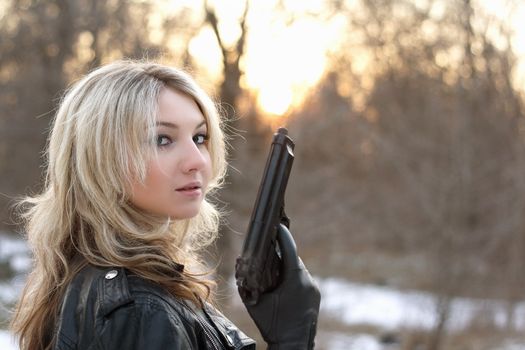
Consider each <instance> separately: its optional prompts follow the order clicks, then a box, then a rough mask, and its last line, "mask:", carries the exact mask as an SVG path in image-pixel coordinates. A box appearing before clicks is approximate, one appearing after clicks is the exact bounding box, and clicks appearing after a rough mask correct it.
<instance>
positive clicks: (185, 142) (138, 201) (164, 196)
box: [131, 88, 212, 219]
mask: <svg viewBox="0 0 525 350" xmlns="http://www.w3.org/2000/svg"><path fill="white" fill-rule="evenodd" d="M156 135H157V136H156V139H155V147H157V151H158V152H157V153H158V156H157V157H152V158H151V159H150V160H149V161H148V163H147V172H146V179H145V182H144V184H142V183H140V182H139V181H135V182H134V183H133V185H132V188H131V202H132V203H133V204H134V205H135V206H137V207H138V208H140V209H142V210H144V211H146V212H148V213H151V214H155V215H159V216H163V217H164V216H165V217H170V218H172V219H188V218H191V217H194V216H195V215H197V214H198V212H199V209H200V206H201V203H202V201H203V199H204V194H205V192H206V187H207V186H208V182H209V180H210V177H211V172H212V170H211V159H210V154H209V152H208V146H207V144H208V131H207V127H206V120H205V119H204V116H203V115H202V113H201V111H200V110H199V108H198V106H197V103H196V102H195V101H194V100H193V99H192V98H191V97H189V96H187V95H185V94H183V93H180V92H177V91H175V90H173V89H169V88H164V89H163V90H162V91H161V93H160V96H159V115H158V117H157V125H156Z"/></svg>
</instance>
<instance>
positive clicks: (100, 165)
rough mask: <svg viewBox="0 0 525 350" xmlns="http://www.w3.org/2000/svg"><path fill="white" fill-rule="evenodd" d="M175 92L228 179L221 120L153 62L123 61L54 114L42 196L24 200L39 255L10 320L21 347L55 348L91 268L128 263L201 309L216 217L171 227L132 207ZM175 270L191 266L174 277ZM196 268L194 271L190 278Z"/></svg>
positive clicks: (183, 81)
mask: <svg viewBox="0 0 525 350" xmlns="http://www.w3.org/2000/svg"><path fill="white" fill-rule="evenodd" d="M164 88H171V89H174V90H176V91H178V92H181V93H184V94H187V95H188V96H190V97H192V98H193V99H194V100H195V102H196V103H197V105H198V107H199V108H200V110H201V112H202V114H203V116H204V118H205V120H206V123H207V128H208V136H209V143H208V150H209V153H210V156H211V163H212V174H213V176H212V180H211V181H210V185H209V188H208V190H207V195H209V193H210V192H211V191H213V190H215V189H217V188H218V187H219V186H220V184H221V181H222V179H223V177H224V174H225V169H226V161H225V152H226V151H225V140H224V135H223V132H222V126H221V119H220V117H219V115H218V112H217V109H216V107H215V105H214V103H213V101H212V100H211V99H210V98H209V96H208V95H207V94H206V93H205V92H204V91H203V90H202V89H201V88H199V87H198V86H197V84H196V83H195V82H194V80H193V79H191V78H190V77H189V76H188V75H187V74H185V73H184V72H182V71H180V70H177V69H175V68H171V67H167V66H163V65H160V64H156V63H149V62H138V61H118V62H114V63H111V64H109V65H106V66H103V67H100V68H98V69H96V70H94V71H93V72H91V73H90V74H88V75H86V76H85V77H84V78H83V79H81V80H80V81H78V82H77V83H76V84H74V85H73V86H72V87H71V88H70V89H69V91H68V92H67V93H66V94H65V96H64V98H63V100H62V103H61V105H60V108H59V109H58V112H57V114H56V117H55V120H54V124H53V128H52V131H51V134H50V137H49V144H48V149H47V162H48V163H47V176H46V182H45V188H44V191H43V192H42V193H41V194H40V195H38V196H34V197H30V198H26V199H24V200H23V201H22V202H21V204H22V208H25V209H24V210H23V213H22V218H23V219H24V220H25V223H26V232H27V237H28V241H29V245H30V247H31V249H32V252H33V256H34V266H33V270H32V272H31V273H30V275H29V277H28V280H27V283H26V286H25V288H24V290H23V293H22V296H21V298H20V301H19V303H18V305H17V307H16V309H15V314H14V317H13V320H12V323H11V327H12V330H13V331H14V332H15V333H16V334H17V335H18V337H19V341H20V345H21V349H48V348H51V345H52V342H53V339H52V338H53V335H52V331H53V325H54V324H55V322H56V319H57V317H58V314H59V308H60V303H61V300H62V298H63V295H64V292H65V289H66V287H67V285H68V283H69V282H70V281H71V279H72V278H73V276H74V275H75V273H76V272H78V270H79V269H80V268H82V266H84V265H85V264H88V263H89V264H93V265H97V266H108V267H109V266H122V267H125V268H127V269H129V270H130V271H132V272H133V273H135V274H137V275H139V276H142V277H143V278H145V279H148V280H151V281H154V282H156V283H158V284H160V285H162V286H164V287H165V288H166V289H167V290H169V291H171V293H172V294H173V295H175V296H178V297H181V298H185V299H188V300H191V301H193V302H195V303H197V304H201V305H202V302H203V300H210V299H211V290H212V287H213V281H212V280H211V279H209V278H206V277H205V275H204V274H202V273H198V272H196V271H198V269H197V268H196V267H198V266H199V265H200V259H199V254H198V252H199V250H200V249H201V248H203V247H204V246H206V245H208V244H209V243H211V242H212V241H213V240H214V239H215V238H216V234H217V226H218V221H219V214H218V211H217V210H216V209H215V208H214V206H213V205H212V204H211V203H210V202H209V201H208V200H206V199H205V200H204V201H203V203H202V208H201V210H200V213H199V214H198V215H197V216H196V217H194V218H191V219H188V220H180V221H169V220H168V221H167V220H166V219H162V218H159V217H155V216H152V215H150V214H148V213H145V212H143V211H140V210H138V209H137V208H136V207H134V206H133V205H132V204H131V203H130V201H129V195H130V193H129V188H130V184H131V182H132V181H133V180H134V179H137V178H138V179H140V180H141V181H144V179H145V176H146V163H147V161H148V159H149V158H150V157H152V156H155V153H154V151H153V152H152V149H154V148H153V147H152V145H153V144H154V143H152V142H148V141H151V140H154V137H155V134H154V133H155V128H154V126H155V122H156V117H157V115H158V97H159V94H160V92H161V90H162V89H164ZM176 264H183V265H185V266H186V268H185V269H184V270H183V271H182V272H181V273H176V272H175V271H174V266H176ZM191 271H193V272H191Z"/></svg>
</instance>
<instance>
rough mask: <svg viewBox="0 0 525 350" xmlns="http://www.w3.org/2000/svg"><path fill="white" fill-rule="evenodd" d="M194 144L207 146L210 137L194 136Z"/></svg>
mask: <svg viewBox="0 0 525 350" xmlns="http://www.w3.org/2000/svg"><path fill="white" fill-rule="evenodd" d="M193 142H195V143H196V144H197V145H205V144H206V143H207V142H208V135H206V134H197V135H195V136H193Z"/></svg>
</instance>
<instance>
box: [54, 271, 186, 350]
mask: <svg viewBox="0 0 525 350" xmlns="http://www.w3.org/2000/svg"><path fill="white" fill-rule="evenodd" d="M175 300H176V298H174V297H172V296H171V295H169V294H168V293H165V292H163V290H162V288H160V287H159V286H157V285H155V284H154V283H152V282H148V281H145V280H144V279H141V278H138V277H136V276H132V275H130V274H129V272H128V271H126V270H125V269H123V268H102V267H96V266H90V265H89V266H86V267H85V268H83V269H82V270H81V271H80V272H79V273H78V274H77V275H76V276H75V277H74V279H73V280H72V281H71V283H70V285H69V286H68V288H67V291H66V294H65V296H64V300H63V306H62V310H61V316H60V321H59V325H58V330H57V334H58V337H57V341H58V344H60V343H64V342H66V343H68V344H74V345H75V346H78V348H79V349H84V348H87V347H88V346H91V345H92V343H93V342H95V343H99V344H98V348H104V349H122V348H126V349H140V348H148V349H157V348H159V349H161V348H165V347H167V346H169V347H170V348H173V349H179V348H181V349H182V348H194V347H195V346H194V344H195V342H196V340H195V336H194V334H193V332H192V324H191V319H189V318H187V317H186V315H185V314H184V311H183V310H179V309H176V308H175V307H174V305H176V302H175ZM155 345H158V347H155ZM141 346H143V347H141ZM58 348H68V347H60V346H59V347H58ZM95 348H97V347H95Z"/></svg>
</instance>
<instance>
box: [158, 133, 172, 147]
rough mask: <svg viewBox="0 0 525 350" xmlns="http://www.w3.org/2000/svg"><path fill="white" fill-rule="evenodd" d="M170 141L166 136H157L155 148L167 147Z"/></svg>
mask: <svg viewBox="0 0 525 350" xmlns="http://www.w3.org/2000/svg"><path fill="white" fill-rule="evenodd" d="M171 142H172V141H171V139H170V138H169V137H168V136H166V135H158V136H157V146H158V147H162V146H167V145H169V144H170V143H171Z"/></svg>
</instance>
